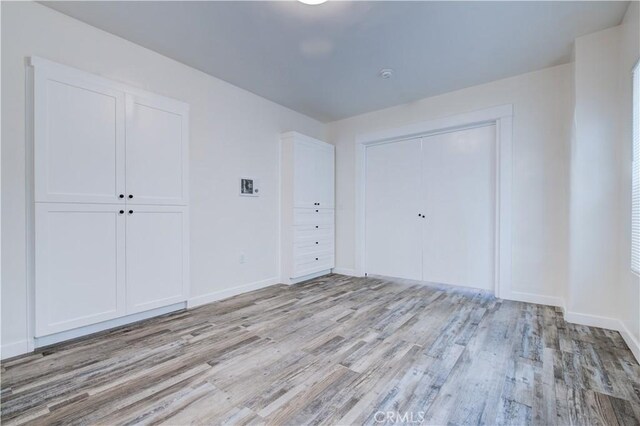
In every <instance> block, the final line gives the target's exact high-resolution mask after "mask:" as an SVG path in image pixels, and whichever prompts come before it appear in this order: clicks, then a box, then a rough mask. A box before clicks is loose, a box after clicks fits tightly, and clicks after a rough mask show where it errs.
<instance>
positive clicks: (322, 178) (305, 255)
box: [281, 132, 335, 284]
mask: <svg viewBox="0 0 640 426" xmlns="http://www.w3.org/2000/svg"><path fill="white" fill-rule="evenodd" d="M281 144H282V145H281V154H282V158H281V164H282V170H281V179H282V210H281V218H282V219H281V220H282V223H281V229H282V236H281V243H282V247H281V260H282V265H281V278H282V281H283V282H285V283H288V284H292V283H296V282H300V281H304V280H306V279H310V278H313V277H316V276H320V275H323V274H326V273H329V272H331V269H333V267H334V264H335V237H334V234H335V227H334V220H335V195H334V194H335V191H334V181H335V179H334V172H335V163H334V159H335V151H334V147H333V145H331V144H328V143H325V142H322V141H319V140H317V139H313V138H310V137H308V136H305V135H302V134H300V133H297V132H289V133H285V134H283V135H282V138H281Z"/></svg>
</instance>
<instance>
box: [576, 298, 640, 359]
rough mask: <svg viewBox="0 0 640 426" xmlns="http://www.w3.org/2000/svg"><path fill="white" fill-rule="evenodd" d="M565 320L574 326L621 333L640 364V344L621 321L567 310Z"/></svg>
mask: <svg viewBox="0 0 640 426" xmlns="http://www.w3.org/2000/svg"><path fill="white" fill-rule="evenodd" d="M564 319H565V321H567V322H570V323H572V324H580V325H587V326H589V327H598V328H606V329H607V330H615V331H617V332H618V333H620V335H621V336H622V339H623V340H624V342H625V343H626V344H627V346H629V349H630V350H631V352H632V353H633V356H634V357H635V358H636V361H638V363H640V344H639V342H638V340H637V339H636V338H635V337H633V334H632V333H631V332H630V331H629V329H627V327H626V326H625V325H624V322H622V321H621V320H619V319H616V318H609V317H602V316H599V315H590V314H583V313H580V312H571V311H566V310H565V312H564Z"/></svg>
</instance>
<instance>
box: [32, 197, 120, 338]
mask: <svg viewBox="0 0 640 426" xmlns="http://www.w3.org/2000/svg"><path fill="white" fill-rule="evenodd" d="M121 208H122V207H120V206H118V205H108V204H61V203H36V211H35V214H36V235H35V302H36V303H35V306H36V312H35V319H36V337H39V336H45V335H48V334H52V333H57V332H60V331H65V330H69V329H72V328H76V327H81V326H85V325H89V324H93V323H96V322H100V321H105V320H109V319H112V318H116V317H119V316H121V315H124V313H125V303H124V302H125V299H124V297H125V288H124V286H125V281H124V261H125V257H124V256H125V248H124V232H125V217H124V214H120V213H119V212H120V209H121Z"/></svg>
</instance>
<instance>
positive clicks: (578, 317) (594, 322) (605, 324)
mask: <svg viewBox="0 0 640 426" xmlns="http://www.w3.org/2000/svg"><path fill="white" fill-rule="evenodd" d="M564 320H565V321H567V322H570V323H573V324H580V325H588V326H589V327H598V328H606V329H609V330H617V331H620V325H621V322H620V320H617V319H615V318H609V317H603V316H599V315H591V314H583V313H580V312H574V311H565V312H564Z"/></svg>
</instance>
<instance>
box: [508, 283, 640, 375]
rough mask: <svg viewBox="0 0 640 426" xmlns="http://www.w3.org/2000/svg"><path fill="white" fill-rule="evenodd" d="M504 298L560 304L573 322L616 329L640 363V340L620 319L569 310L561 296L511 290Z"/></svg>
mask: <svg viewBox="0 0 640 426" xmlns="http://www.w3.org/2000/svg"><path fill="white" fill-rule="evenodd" d="M502 298H503V299H508V300H516V301H518V302H526V303H535V304H538V305H548V306H559V307H561V308H562V312H563V315H564V320H565V321H567V322H570V323H572V324H579V325H586V326H589V327H598V328H606V329H607V330H615V331H617V332H618V333H620V335H621V336H622V338H623V339H624V341H625V343H626V344H627V346H629V349H630V350H631V352H632V353H633V356H634V357H635V358H636V361H638V363H640V342H638V340H637V339H636V338H635V337H634V336H633V334H632V333H631V332H630V331H629V330H628V329H627V327H626V326H625V325H624V322H622V321H621V320H619V319H616V318H610V317H603V316H599V315H591V314H584V313H581V312H574V311H568V310H567V308H566V305H565V302H564V299H562V298H561V297H553V296H544V295H539V294H533V293H524V292H519V291H511V292H510V294H509V295H505V296H503V297H502Z"/></svg>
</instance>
